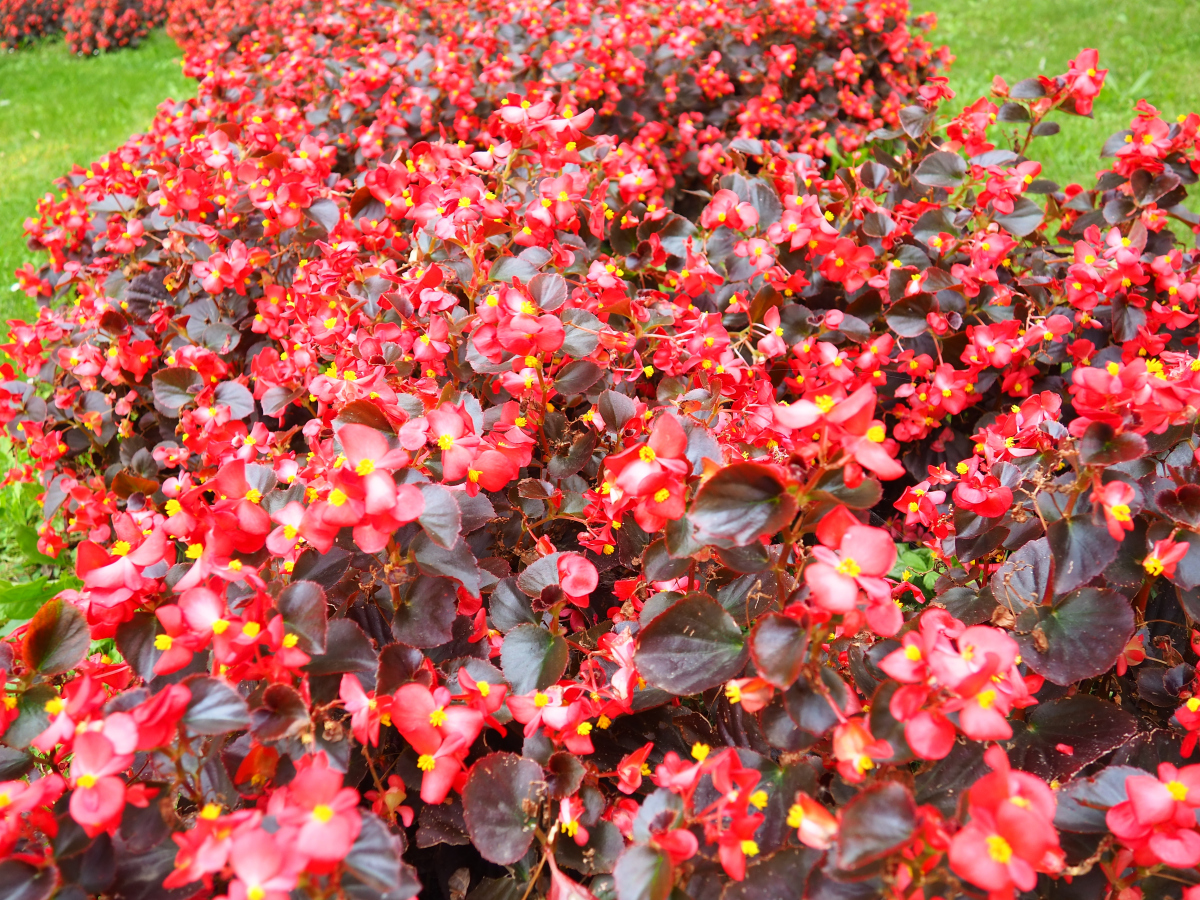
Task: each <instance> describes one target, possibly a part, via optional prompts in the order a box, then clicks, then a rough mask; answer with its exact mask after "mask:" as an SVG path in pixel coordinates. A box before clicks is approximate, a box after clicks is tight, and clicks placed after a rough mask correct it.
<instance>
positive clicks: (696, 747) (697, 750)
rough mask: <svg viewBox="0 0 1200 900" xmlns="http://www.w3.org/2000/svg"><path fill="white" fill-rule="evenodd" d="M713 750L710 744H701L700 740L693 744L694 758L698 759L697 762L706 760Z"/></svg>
mask: <svg viewBox="0 0 1200 900" xmlns="http://www.w3.org/2000/svg"><path fill="white" fill-rule="evenodd" d="M711 752H712V747H710V746H708V744H701V743H700V742H698V741H697V742H696V743H695V744H692V759H694V760H696V762H704V760H706V759H708V754H709V753H711Z"/></svg>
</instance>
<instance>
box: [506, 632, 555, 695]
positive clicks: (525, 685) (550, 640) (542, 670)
mask: <svg viewBox="0 0 1200 900" xmlns="http://www.w3.org/2000/svg"><path fill="white" fill-rule="evenodd" d="M570 655H571V651H570V650H569V649H568V647H567V642H566V641H565V640H563V638H562V636H561V635H557V634H551V633H550V632H548V631H546V629H544V628H541V627H539V626H537V625H518V626H517V627H516V628H514V629H512V631H510V632H509V633H508V634H507V635H505V638H504V644H503V646H502V647H501V648H500V668H501V669H502V670H503V671H504V678H505V679H506V680H507V681H508V683H509V684H510V685H511V686H512V689H513V693H514V694H528V693H529V692H530V691H540V690H542V689H543V688H548V687H550V685H552V684H554V682H556V681H558V679H560V678H561V677H562V674H563V672H565V671H566V670H567V661H568V660H569V659H570Z"/></svg>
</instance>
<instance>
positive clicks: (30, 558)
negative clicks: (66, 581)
mask: <svg viewBox="0 0 1200 900" xmlns="http://www.w3.org/2000/svg"><path fill="white" fill-rule="evenodd" d="M16 538H17V546H18V547H20V548H21V552H22V553H24V554H25V561H26V562H28V563H29V564H30V565H34V566H61V565H62V560H59V559H55V558H54V557H52V556H47V555H46V554H45V553H43V552H42V551H41V550H39V549H38V533H37V532H36V531H35V530H34V529H33V528H31V527H29V526H28V525H18V526H17V530H16Z"/></svg>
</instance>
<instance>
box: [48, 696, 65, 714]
mask: <svg viewBox="0 0 1200 900" xmlns="http://www.w3.org/2000/svg"><path fill="white" fill-rule="evenodd" d="M66 708H67V701H65V700H63V698H62V697H55V698H54V699H53V700H47V701H46V712H48V713H50V715H52V716H57V715H58V714H59V713H61V712H62V711H63V710H64V709H66Z"/></svg>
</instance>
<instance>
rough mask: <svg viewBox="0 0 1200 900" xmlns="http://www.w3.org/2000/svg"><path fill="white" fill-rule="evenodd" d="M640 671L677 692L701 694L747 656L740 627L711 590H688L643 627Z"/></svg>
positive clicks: (638, 659) (734, 671)
mask: <svg viewBox="0 0 1200 900" xmlns="http://www.w3.org/2000/svg"><path fill="white" fill-rule="evenodd" d="M635 662H636V664H637V669H638V672H640V673H641V674H642V676H643V677H645V679H646V681H648V682H649V683H650V684H652V685H654V686H655V687H658V688H662V689H663V690H664V691H670V692H671V693H672V694H677V695H679V696H686V695H688V694H698V693H700V692H701V691H706V690H708V689H709V688H713V687H716V686H717V685H719V684H722V683H723V682H725V681H727V680H728V679H730V678H732V677H734V676H735V675H736V674H737V673H738V672H740V671H741V669H742V666H743V665H745V662H746V640H745V637H743V635H742V632H741V629H739V628H738V626H737V623H736V622H734V621H733V617H732V616H731V615H729V613H727V612H726V611H725V610H724V609H723V608H722V607H721V604H719V603H718V602H717V601H716V600H714V599H713V598H712V597H710V596H708V595H707V594H688V595H687V596H686V597H684V598H683V599H682V600H680V601H679V602H678V603H675V604H674V605H672V606H671V607H669V608H668V609H666V610H665V611H664V612H662V613H661V614H660V615H658V616H656V617H655V618H654V619H652V620H651V621H650V623H649V624H648V625H647V626H646V627H645V628H644V629H642V632H641V634H640V635H639V636H638V645H637V654H636V657H635Z"/></svg>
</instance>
